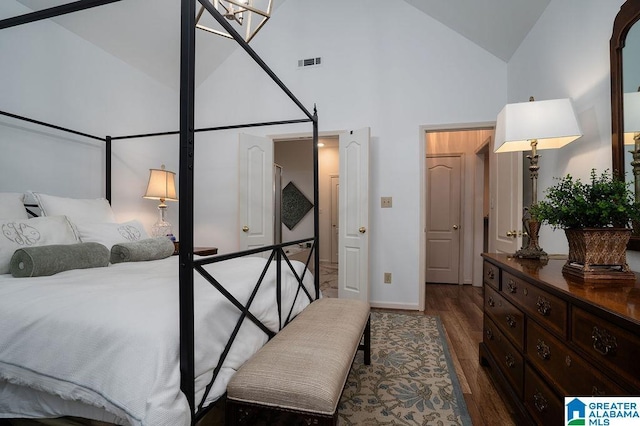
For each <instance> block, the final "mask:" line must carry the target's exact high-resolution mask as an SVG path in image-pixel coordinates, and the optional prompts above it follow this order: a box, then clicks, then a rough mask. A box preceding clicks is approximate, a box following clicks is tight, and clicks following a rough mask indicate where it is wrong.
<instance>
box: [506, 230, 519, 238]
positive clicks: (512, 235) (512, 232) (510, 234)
mask: <svg viewBox="0 0 640 426" xmlns="http://www.w3.org/2000/svg"><path fill="white" fill-rule="evenodd" d="M516 235H517V232H516V231H507V237H515V236H516Z"/></svg>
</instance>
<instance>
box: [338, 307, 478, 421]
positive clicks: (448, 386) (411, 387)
mask: <svg viewBox="0 0 640 426" xmlns="http://www.w3.org/2000/svg"><path fill="white" fill-rule="evenodd" d="M338 411H339V416H340V418H339V423H338V424H339V425H340V426H351V425H463V426H464V425H471V419H470V417H469V413H468V411H467V406H466V404H465V402H464V397H463V395H462V391H461V389H460V384H459V382H458V378H457V376H456V373H455V369H454V366H453V362H452V360H451V356H450V354H449V349H448V345H447V341H446V338H445V333H444V329H443V326H442V323H441V321H440V318H439V317H436V316H426V315H421V314H399V313H389V312H379V311H373V312H372V313H371V365H369V366H366V365H364V364H363V357H362V354H361V353H359V354H358V356H357V357H356V360H355V362H354V365H353V367H352V369H351V373H350V374H349V378H348V379H347V384H346V387H345V390H344V393H343V395H342V399H341V401H340V405H339V409H338Z"/></svg>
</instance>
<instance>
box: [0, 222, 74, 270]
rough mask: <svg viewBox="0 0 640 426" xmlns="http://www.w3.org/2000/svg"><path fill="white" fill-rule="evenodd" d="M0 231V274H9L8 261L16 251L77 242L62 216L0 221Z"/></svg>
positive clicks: (70, 227)
mask: <svg viewBox="0 0 640 426" xmlns="http://www.w3.org/2000/svg"><path fill="white" fill-rule="evenodd" d="M0 230H1V231H2V233H1V234H0V274H8V273H9V261H10V260H11V256H13V253H14V252H15V251H16V250H18V249H21V248H25V247H37V246H46V245H50V244H75V243H77V242H79V240H78V236H77V235H76V233H75V232H74V230H73V227H72V226H71V224H70V223H69V221H68V220H67V218H66V217H64V216H49V217H36V218H33V219H0Z"/></svg>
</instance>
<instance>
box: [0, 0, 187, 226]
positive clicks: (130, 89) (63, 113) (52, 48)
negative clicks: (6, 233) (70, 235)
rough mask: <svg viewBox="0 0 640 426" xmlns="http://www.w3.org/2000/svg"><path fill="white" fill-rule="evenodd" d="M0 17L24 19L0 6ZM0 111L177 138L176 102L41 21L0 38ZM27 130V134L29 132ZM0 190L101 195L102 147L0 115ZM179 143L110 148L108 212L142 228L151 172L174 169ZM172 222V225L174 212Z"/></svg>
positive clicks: (105, 131) (107, 131) (149, 211)
mask: <svg viewBox="0 0 640 426" xmlns="http://www.w3.org/2000/svg"><path fill="white" fill-rule="evenodd" d="M2 11H3V13H4V14H5V15H6V16H12V15H17V14H21V13H26V12H29V10H28V9H26V8H24V7H23V6H22V5H20V4H18V3H16V2H14V1H12V0H7V1H4V2H2ZM0 55H1V57H2V58H3V60H2V61H0V75H1V76H2V78H1V79H0V109H2V110H4V111H8V112H11V113H14V114H19V115H25V116H28V117H31V118H35V119H39V120H42V121H45V122H50V123H54V124H56V125H59V126H63V127H70V128H72V129H75V130H78V131H82V132H86V133H90V134H93V135H96V136H100V137H104V136H106V135H112V136H117V135H126V134H131V133H147V132H152V131H164V130H177V125H178V115H177V111H178V109H177V108H178V107H177V94H176V93H175V92H174V91H173V90H171V89H168V88H166V87H164V86H162V85H160V84H158V83H157V82H155V81H153V80H152V79H150V78H149V77H148V76H147V75H145V74H142V73H140V72H139V71H137V70H135V69H133V68H131V67H130V66H128V65H127V64H125V63H123V62H122V61H120V60H119V59H117V58H115V57H113V56H111V55H109V54H107V53H105V52H104V51H102V50H99V49H97V48H96V47H95V46H94V45H92V44H90V43H88V42H86V41H85V40H83V39H81V38H79V37H78V36H76V35H75V34H73V33H71V32H69V31H67V30H65V29H63V28H62V27H60V26H58V25H56V24H54V23H52V22H50V21H42V22H36V23H32V24H29V25H24V26H20V27H14V28H9V29H5V30H2V32H1V33H0ZM25 129H26V131H25ZM0 150H1V151H2V152H3V153H5V154H3V155H2V156H0V170H1V171H2V172H1V179H0V191H18V192H23V191H27V190H33V191H40V192H45V193H49V194H54V195H60V196H68V197H103V196H104V195H105V193H104V186H105V185H104V149H103V146H102V142H99V141H96V142H93V141H91V140H89V139H86V138H83V137H80V136H74V135H68V134H63V133H60V132H58V131H55V130H51V131H50V130H46V129H43V128H41V127H37V128H36V127H33V126H30V125H27V124H25V123H24V122H19V121H16V120H13V119H9V118H6V117H0ZM177 153H178V148H177V143H176V142H175V140H174V141H171V140H166V139H156V140H155V141H151V140H144V141H143V140H137V141H136V140H132V141H114V142H113V157H112V158H113V208H114V210H115V212H116V215H117V218H118V220H122V221H124V220H129V219H132V218H139V219H141V220H142V221H143V222H144V223H145V225H146V226H147V228H148V230H150V226H151V224H153V222H155V220H156V218H157V209H156V206H157V203H156V202H154V201H150V200H143V199H142V198H141V197H142V195H143V194H144V191H145V189H146V183H147V179H148V175H149V172H148V169H149V168H152V167H159V166H160V164H161V163H165V164H166V165H167V168H168V169H170V170H176V169H177V167H178V159H177ZM175 207H176V206H173V205H172V206H170V210H169V215H168V219H169V220H170V221H172V222H174V223H175V224H176V225H177V219H176V218H177V208H175Z"/></svg>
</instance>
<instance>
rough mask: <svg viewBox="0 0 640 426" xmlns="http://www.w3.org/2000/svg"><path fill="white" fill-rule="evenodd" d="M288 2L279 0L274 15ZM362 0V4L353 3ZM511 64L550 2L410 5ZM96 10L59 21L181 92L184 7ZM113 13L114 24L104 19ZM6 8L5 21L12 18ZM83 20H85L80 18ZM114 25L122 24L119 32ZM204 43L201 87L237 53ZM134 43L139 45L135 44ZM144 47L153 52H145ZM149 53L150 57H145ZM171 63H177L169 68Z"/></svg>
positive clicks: (166, 1) (467, 0)
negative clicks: (181, 18) (178, 59)
mask: <svg viewBox="0 0 640 426" xmlns="http://www.w3.org/2000/svg"><path fill="white" fill-rule="evenodd" d="M17 1H18V2H19V3H21V4H23V5H24V6H26V7H28V8H29V9H31V10H40V9H43V8H45V7H51V6H56V5H60V4H66V3H70V0H49V1H47V2H43V1H42V0H17ZM285 1H296V0H275V1H274V12H273V14H274V15H275V14H277V13H278V10H277V9H278V6H280V5H281V4H282V3H283V2H285ZM352 1H356V0H352ZM404 1H405V2H407V3H409V4H411V5H412V6H413V7H415V8H416V9H418V10H420V11H421V12H423V13H425V14H427V15H429V16H431V17H432V18H434V19H436V20H438V21H440V22H441V23H442V24H444V25H446V26H447V27H449V28H451V29H452V30H454V31H456V32H458V33H459V34H461V35H462V36H464V37H466V38H467V39H469V40H471V41H472V42H474V43H476V44H477V45H478V46H480V47H481V48H483V49H485V50H487V51H488V52H490V53H492V54H493V55H495V56H496V57H498V58H500V59H501V60H503V61H505V62H507V61H508V60H509V59H510V58H511V56H512V55H513V53H514V52H515V51H516V49H517V48H518V46H519V45H520V43H522V41H523V40H524V38H525V37H526V35H527V34H528V33H529V31H530V30H531V28H532V27H533V25H534V24H535V23H536V21H537V20H538V18H539V17H540V15H541V14H542V13H543V11H544V9H545V8H546V7H547V5H548V4H549V1H550V0H484V1H478V0H404ZM101 8H102V10H101V11H100V13H95V12H93V11H91V10H88V11H82V12H77V13H75V14H72V15H67V16H60V17H57V18H55V19H54V20H55V21H56V22H57V23H58V24H59V25H61V26H63V27H65V28H67V29H68V30H69V31H72V32H74V33H75V34H77V35H79V36H80V37H82V38H84V39H86V40H87V41H89V42H90V43H93V44H95V45H96V46H99V47H100V48H102V49H103V50H105V51H107V52H109V53H110V54H112V55H114V56H116V57H118V58H120V59H121V60H123V61H125V62H127V63H129V64H130V65H132V66H134V67H136V68H138V69H139V70H141V71H143V72H145V73H147V74H148V75H151V76H153V77H154V78H155V79H157V80H159V81H161V82H162V83H164V84H166V85H168V86H170V87H175V86H176V85H177V82H178V78H177V76H178V73H179V70H178V66H177V64H175V61H173V58H175V56H176V54H177V52H178V51H179V42H180V37H179V33H180V22H179V20H177V19H175V16H179V15H180V2H179V1H177V0H124V1H121V2H116V3H112V4H108V5H105V6H101ZM104 13H109V19H104V15H103V14H104ZM8 17H9V16H6V13H3V10H2V6H1V5H0V19H2V18H8ZM78 17H81V18H82V19H78ZM113 22H118V23H119V24H118V26H117V28H115V29H114V28H113ZM197 33H198V35H197V37H203V36H204V37H208V38H209V40H208V41H207V43H198V42H197V41H196V46H197V49H198V52H197V58H198V73H197V75H196V84H198V83H199V82H201V81H203V80H204V79H206V78H207V77H208V76H209V75H210V74H211V72H213V70H215V68H216V67H217V66H218V65H219V64H220V63H222V62H223V61H224V60H225V59H226V58H227V57H228V56H229V55H230V54H231V53H232V52H233V51H234V50H235V49H236V48H237V46H236V45H235V43H228V41H227V40H224V39H222V38H220V37H211V35H210V34H207V33H204V32H203V31H198V32H197ZM212 39H213V40H212ZM131 40H138V42H136V43H131V42H130V41H131ZM142 46H146V47H145V48H146V49H150V50H151V52H149V51H146V52H141V51H140V49H141V48H142ZM143 53H144V54H143ZM167 64H174V65H172V66H167Z"/></svg>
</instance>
